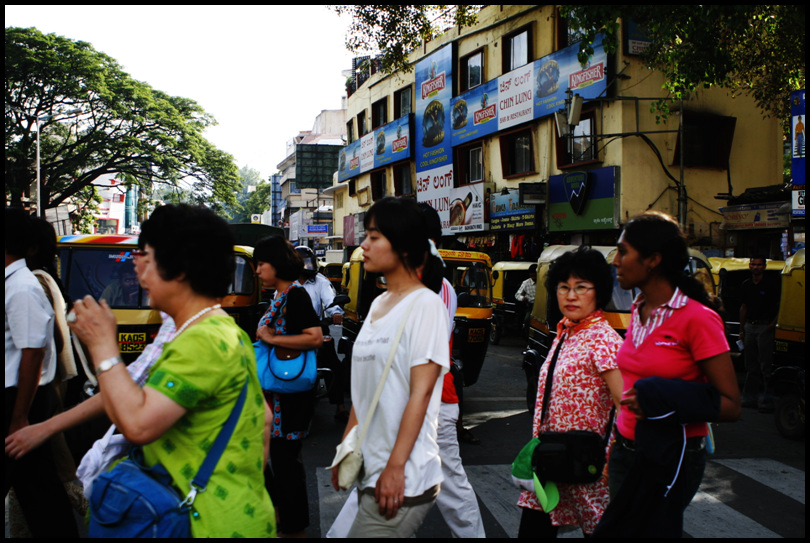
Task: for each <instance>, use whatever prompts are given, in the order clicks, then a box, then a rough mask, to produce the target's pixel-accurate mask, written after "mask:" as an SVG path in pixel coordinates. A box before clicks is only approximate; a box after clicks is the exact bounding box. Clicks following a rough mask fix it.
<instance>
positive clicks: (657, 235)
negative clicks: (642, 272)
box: [624, 211, 715, 309]
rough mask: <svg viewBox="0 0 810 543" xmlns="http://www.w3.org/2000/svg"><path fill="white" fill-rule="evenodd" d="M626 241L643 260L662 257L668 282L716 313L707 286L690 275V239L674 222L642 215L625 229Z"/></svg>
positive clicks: (660, 216) (663, 215)
mask: <svg viewBox="0 0 810 543" xmlns="http://www.w3.org/2000/svg"><path fill="white" fill-rule="evenodd" d="M624 240H625V241H626V242H627V243H629V244H630V245H632V246H633V248H635V250H636V251H638V252H639V255H640V256H641V257H642V258H647V257H650V256H652V255H654V254H656V253H657V254H659V255H661V264H660V265H659V266H658V271H659V272H660V273H661V274H662V275H663V276H664V278H665V279H666V280H667V281H669V283H670V284H671V285H672V286H673V287H677V288H679V289H680V290H681V292H683V293H684V294H686V295H687V296H688V297H690V298H692V299H693V300H695V301H697V302H700V303H701V304H703V305H705V306H707V307H710V308H712V309H715V306H714V304H712V303H711V301H710V298H709V295H708V293H707V292H706V289H705V288H704V286H703V284H701V283H700V282H699V281H698V280H697V279H695V278H694V277H692V276H691V275H690V274H689V273H688V271H687V265H688V264H689V247H688V246H687V244H686V236H685V235H684V233H683V232H682V231H681V227H680V226H679V225H678V223H677V222H676V221H675V219H674V218H672V217H671V216H669V215H667V214H666V213H661V212H659V211H647V212H645V213H642V214H641V215H638V216H636V217H633V218H632V219H630V221H629V222H628V223H627V224H626V225H625V226H624Z"/></svg>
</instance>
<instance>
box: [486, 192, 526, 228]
mask: <svg viewBox="0 0 810 543" xmlns="http://www.w3.org/2000/svg"><path fill="white" fill-rule="evenodd" d="M536 212H537V208H536V207H535V206H533V205H520V201H519V195H518V192H517V191H511V190H510V191H509V194H501V193H500V192H499V193H496V194H492V195H491V196H490V198H489V230H490V232H494V231H499V230H529V229H534V227H535V214H536Z"/></svg>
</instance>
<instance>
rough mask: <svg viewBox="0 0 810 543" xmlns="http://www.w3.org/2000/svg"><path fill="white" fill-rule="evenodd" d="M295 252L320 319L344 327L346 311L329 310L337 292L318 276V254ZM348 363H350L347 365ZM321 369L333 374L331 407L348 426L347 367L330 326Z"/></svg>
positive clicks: (307, 250) (325, 327) (320, 357)
mask: <svg viewBox="0 0 810 543" xmlns="http://www.w3.org/2000/svg"><path fill="white" fill-rule="evenodd" d="M295 251H296V252H297V253H298V255H299V256H300V257H301V260H303V261H304V272H303V275H302V276H301V278H299V280H298V282H299V283H301V284H302V285H303V286H304V290H306V291H307V294H309V297H310V299H311V300H312V307H313V309H315V313H316V314H317V315H318V317H321V318H323V317H324V316H325V317H326V318H327V319H331V320H332V324H338V325H339V324H342V323H343V309H341V308H340V307H338V306H334V307H329V306H330V305H332V303H333V302H334V301H335V290H334V289H333V288H332V283H331V282H330V281H329V279H327V278H326V277H324V276H323V275H321V274H320V273H318V271H317V269H318V262H317V259H316V258H315V252H314V251H313V250H312V249H310V248H309V247H305V246H299V247H296V248H295ZM347 363H348V362H347ZM318 367H322V368H329V369H330V370H332V382H331V384H330V386H329V403H331V404H332V405H335V406H336V407H335V419H336V420H337V421H338V422H340V423H342V424H346V422H347V421H348V420H349V411H348V410H347V409H346V405H345V404H344V399H345V398H344V397H345V386H344V383H345V380H346V378H345V377H344V374H343V365H342V364H341V363H340V360H339V359H338V357H337V353H336V352H335V342H334V341H333V340H332V335H331V333H330V331H329V326H328V325H325V324H324V325H323V345H321V348H320V349H318Z"/></svg>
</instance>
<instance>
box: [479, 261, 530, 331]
mask: <svg viewBox="0 0 810 543" xmlns="http://www.w3.org/2000/svg"><path fill="white" fill-rule="evenodd" d="M536 265H537V263H536V262H513V261H501V262H496V263H495V264H493V266H492V328H491V330H490V334H489V342H490V343H492V344H493V345H497V344H498V343H499V342H500V340H501V338H502V337H503V336H504V335H506V334H508V333H514V332H516V331H520V330H522V328H523V324H524V321H525V319H526V313H527V312H528V311H529V309H530V307H529V305H528V303H527V302H523V301H519V300H517V299H515V294H516V293H517V291H518V289H520V286H521V285H522V284H523V282H524V281H525V280H526V279H528V278H529V276H530V275H531V271H530V269H531V267H532V266H536ZM535 279H536V273H535Z"/></svg>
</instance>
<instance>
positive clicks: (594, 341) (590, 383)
mask: <svg viewBox="0 0 810 543" xmlns="http://www.w3.org/2000/svg"><path fill="white" fill-rule="evenodd" d="M546 288H547V290H548V291H549V292H556V294H557V303H558V304H559V307H560V311H561V312H562V314H563V319H562V320H561V321H560V322H559V323H558V324H557V337H556V338H555V340H554V342H553V343H552V345H551V349H550V350H549V356H548V358H547V359H546V362H545V363H544V364H543V367H542V368H541V369H540V376H539V380H538V386H537V401H536V403H535V409H534V423H533V425H532V436H533V437H535V438H539V440H540V444H541V445H542V444H543V439H544V438H543V434H544V433H545V432H555V433H558V432H571V431H583V430H584V431H588V432H593V433H595V434H598V436H600V437H601V439H598V440H597V441H598V442H599V445H598V446H599V447H600V449H601V450H603V451H604V452H603V453H602V454H603V456H602V457H601V460H604V459H605V458H607V455H608V453H609V445H608V446H606V444H607V443H608V441H609V439H607V437H608V436H606V433H607V434H609V433H610V430H611V429H610V425H609V421H610V420H611V419H612V411H613V408H614V405H618V404H619V400H620V398H621V391H622V389H621V386H622V381H621V375H620V374H619V370H618V367H617V365H616V360H615V357H616V353H617V352H618V350H619V347H620V346H621V343H622V339H621V337H620V336H619V334H618V333H616V331H615V330H614V329H613V328H612V327H611V326H610V324H608V322H607V320H606V319H605V317H604V315H603V314H602V309H603V308H604V307H605V306H606V305H607V303H608V302H609V301H610V298H611V293H612V292H613V279H612V277H611V274H610V265H609V264H608V263H607V262H605V258H604V257H603V256H602V254H601V253H600V252H598V251H596V250H593V249H590V248H588V247H580V248H579V249H577V250H576V251H573V252H567V253H565V254H563V255H561V256H560V257H559V258H558V259H557V260H556V261H555V262H554V263H553V264H552V265H551V267H550V268H549V271H548V276H547V279H546ZM552 353H553V354H552ZM552 366H553V367H552ZM550 373H552V378H551V379H550V380H548V379H547V378H548V376H549V374H550ZM547 384H548V385H549V386H547ZM557 435H559V434H557ZM538 447H539V446H538ZM535 460H536V461H537V462H540V461H542V458H541V457H538V455H537V454H535ZM602 465H604V462H602ZM594 478H595V481H594V482H591V483H581V484H566V483H563V482H559V483H557V482H555V483H554V484H555V485H556V488H557V491H558V493H559V503H557V504H556V505H555V504H554V503H548V502H547V503H546V509H548V511H544V508H543V506H542V505H541V502H542V501H545V500H542V499H538V496H537V495H536V493H535V492H532V491H529V490H524V491H523V492H522V493H521V495H520V499H519V500H518V506H520V507H521V508H523V511H522V516H521V521H520V528H519V532H518V537H531V538H537V537H556V535H557V530H558V527H559V526H565V525H578V526H579V527H580V528H581V529H582V532H583V533H584V534H585V535H586V536H587V535H590V534H591V533H592V532H593V530H594V528H595V527H596V524H597V523H598V522H599V519H600V517H601V516H602V513H603V512H604V510H605V508H606V507H607V504H608V484H607V477H606V476H605V474H604V473H601V474H600V473H595V474H594ZM552 481H553V479H552ZM540 483H541V484H542V485H548V486H550V484H549V483H548V482H547V481H543V480H541V481H540Z"/></svg>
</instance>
